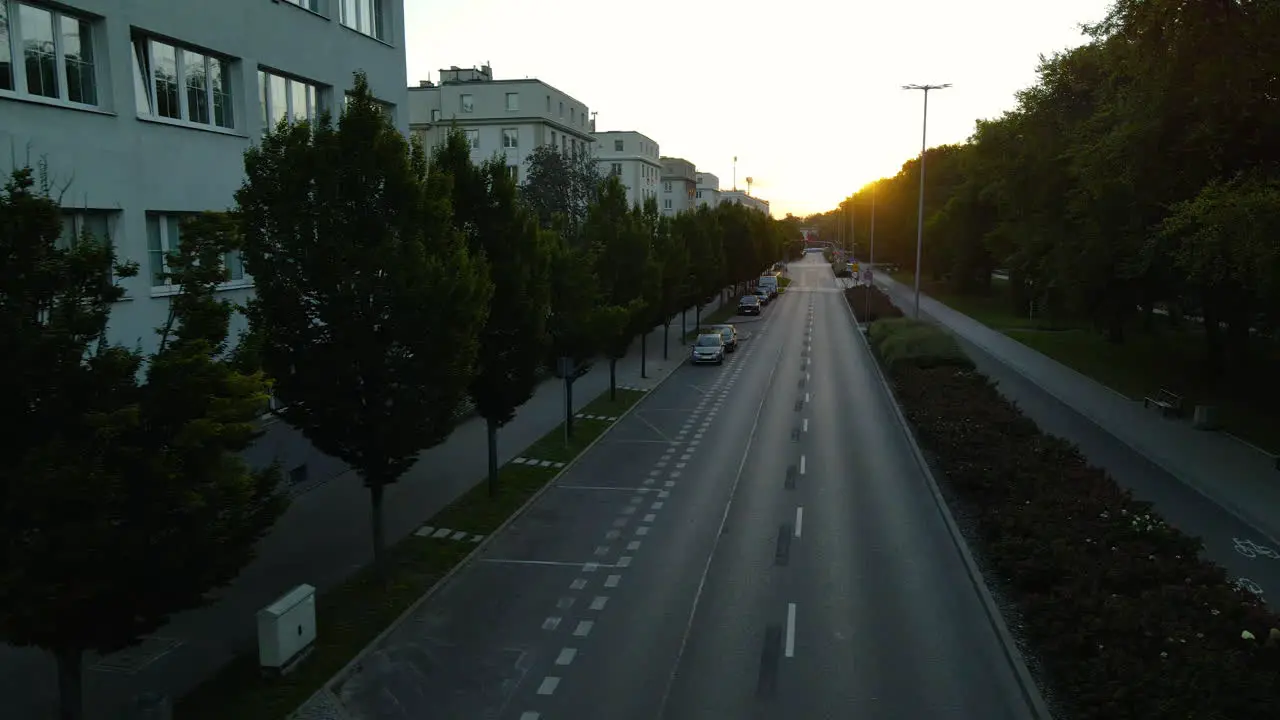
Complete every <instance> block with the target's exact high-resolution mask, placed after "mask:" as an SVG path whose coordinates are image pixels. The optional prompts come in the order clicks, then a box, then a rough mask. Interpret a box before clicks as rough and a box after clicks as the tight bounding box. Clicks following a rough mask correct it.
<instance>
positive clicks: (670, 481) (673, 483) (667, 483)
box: [662, 480, 676, 487]
mask: <svg viewBox="0 0 1280 720" xmlns="http://www.w3.org/2000/svg"><path fill="white" fill-rule="evenodd" d="M662 484H663V485H665V486H666V487H675V486H676V481H675V480H667V481H666V482H664V483H662Z"/></svg>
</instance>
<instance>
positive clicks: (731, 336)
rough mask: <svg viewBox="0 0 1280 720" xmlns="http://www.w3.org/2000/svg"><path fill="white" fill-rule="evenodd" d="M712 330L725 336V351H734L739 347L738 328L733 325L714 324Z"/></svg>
mask: <svg viewBox="0 0 1280 720" xmlns="http://www.w3.org/2000/svg"><path fill="white" fill-rule="evenodd" d="M711 329H712V330H715V331H716V332H718V333H720V337H722V338H724V350H725V352H733V351H734V350H737V349H738V329H737V328H735V327H734V326H732V325H712V326H711Z"/></svg>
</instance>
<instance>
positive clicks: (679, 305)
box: [653, 211, 693, 360]
mask: <svg viewBox="0 0 1280 720" xmlns="http://www.w3.org/2000/svg"><path fill="white" fill-rule="evenodd" d="M691 219H692V218H691V213H689V212H688V211H685V212H682V213H679V214H678V215H676V217H674V218H666V217H661V218H659V219H658V223H657V226H656V227H655V228H654V236H653V255H654V258H655V259H656V261H657V263H658V264H659V269H658V278H659V280H658V298H657V302H655V303H654V307H655V308H656V309H657V313H658V321H659V322H661V323H662V359H663V360H666V359H667V358H668V357H670V353H669V346H670V336H671V321H672V319H674V318H675V316H676V313H678V312H680V311H681V310H683V309H684V308H687V307H689V305H692V304H693V303H691V302H690V303H686V302H685V299H686V298H687V296H688V295H689V249H688V247H687V246H686V245H685V243H684V238H683V237H682V235H681V234H680V232H679V231H678V230H677V227H678V226H679V225H680V224H681V223H682V221H686V220H691Z"/></svg>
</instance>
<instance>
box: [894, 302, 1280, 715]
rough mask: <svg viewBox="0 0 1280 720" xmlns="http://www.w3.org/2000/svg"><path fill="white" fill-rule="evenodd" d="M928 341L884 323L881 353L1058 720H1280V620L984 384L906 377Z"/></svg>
mask: <svg viewBox="0 0 1280 720" xmlns="http://www.w3.org/2000/svg"><path fill="white" fill-rule="evenodd" d="M920 332H921V330H920V328H919V326H918V324H914V322H913V321H883V320H882V321H880V322H877V323H875V324H874V325H872V327H871V338H872V343H873V345H876V346H877V348H878V351H877V355H880V356H881V358H882V361H883V362H884V363H885V364H886V365H887V366H888V372H889V375H890V377H891V379H892V381H893V385H894V391H895V395H896V396H897V399H898V402H899V403H900V404H901V406H902V408H903V412H904V414H905V415H906V417H907V419H908V421H909V422H910V423H911V425H912V426H913V427H914V429H915V432H916V435H917V437H918V438H919V440H920V443H921V445H922V446H924V447H925V448H926V449H927V450H928V451H929V452H930V453H931V454H932V455H933V457H934V459H935V462H936V464H937V466H938V467H937V468H936V469H937V470H939V471H940V473H939V476H938V480H939V482H941V483H942V485H943V487H944V489H945V490H946V491H947V495H948V499H949V502H952V503H954V504H955V506H956V509H957V511H958V512H961V513H963V514H964V516H965V517H967V518H970V519H971V520H972V521H973V526H974V530H973V532H974V534H975V537H971V538H970V539H969V540H970V542H971V543H973V544H974V549H975V550H976V551H978V552H979V553H980V554H981V555H982V557H983V558H984V559H985V560H986V561H987V565H988V567H989V571H990V572H989V574H988V580H989V581H991V582H993V583H994V584H996V585H997V586H998V587H999V588H1000V589H1001V590H1002V591H1003V594H1004V595H1005V596H1006V597H1008V598H1009V599H1011V600H1013V601H1014V602H1016V604H1017V606H1018V608H1019V611H1020V614H1021V616H1022V618H1021V619H1022V620H1023V624H1024V626H1025V631H1024V632H1025V635H1024V639H1025V640H1026V641H1027V642H1028V643H1029V645H1030V647H1031V648H1032V650H1033V651H1034V653H1035V655H1036V656H1037V657H1038V659H1039V660H1040V663H1041V666H1042V669H1043V671H1044V680H1045V681H1046V682H1047V684H1048V685H1049V689H1051V690H1052V694H1053V696H1054V698H1055V699H1056V700H1057V701H1058V702H1059V703H1061V705H1062V710H1064V711H1065V713H1064V714H1063V715H1060V716H1059V720H1069V719H1074V720H1139V719H1141V720H1155V719H1163V718H1180V719H1181V718H1186V719H1194V720H1263V719H1264V718H1275V717H1280V711H1278V710H1277V708H1280V679H1278V678H1280V647H1278V645H1280V642H1278V641H1277V638H1278V637H1280V630H1277V628H1280V618H1277V617H1276V616H1275V615H1274V614H1272V613H1270V612H1269V611H1268V610H1267V608H1266V607H1265V605H1264V604H1263V602H1262V601H1261V599H1260V598H1258V597H1256V596H1254V595H1253V594H1251V593H1248V592H1246V591H1244V590H1242V589H1239V588H1237V587H1236V586H1235V585H1234V584H1232V583H1231V582H1230V580H1229V578H1228V577H1227V575H1226V573H1225V572H1224V571H1223V570H1222V569H1221V568H1220V567H1218V566H1216V565H1215V564H1213V563H1211V562H1209V561H1207V560H1203V559H1201V558H1200V556H1199V553H1200V550H1201V549H1202V545H1201V542H1200V541H1199V540H1198V539H1196V538H1192V537H1189V536H1187V535H1185V534H1183V533H1182V532H1180V531H1179V530H1177V529H1175V528H1172V527H1170V526H1169V525H1167V524H1166V523H1165V522H1164V521H1163V520H1162V519H1161V518H1160V516H1159V515H1158V514H1157V513H1155V512H1153V511H1152V509H1151V505H1150V504H1149V503H1146V502H1140V501H1137V500H1135V499H1134V498H1133V496H1132V495H1131V494H1130V493H1129V492H1128V491H1127V490H1125V489H1123V488H1121V487H1120V486H1119V485H1117V484H1116V482H1115V481H1114V480H1113V479H1112V478H1111V477H1110V476H1109V475H1107V474H1106V473H1105V472H1104V471H1102V470H1100V469H1098V468H1094V467H1090V466H1089V465H1088V463H1087V462H1086V461H1085V460H1084V458H1083V457H1082V456H1081V455H1080V453H1079V451H1078V450H1077V449H1076V448H1075V447H1074V446H1073V445H1071V444H1070V443H1067V442H1065V441H1063V440H1061V439H1059V438H1056V437H1052V436H1049V435H1045V434H1044V433H1042V432H1040V430H1039V428H1038V427H1037V426H1036V425H1035V423H1033V422H1032V421H1030V420H1029V419H1027V418H1026V417H1024V416H1023V415H1022V413H1021V412H1019V411H1018V409H1017V408H1016V407H1015V406H1013V405H1012V404H1010V403H1009V402H1008V401H1006V400H1005V399H1004V398H1003V397H1002V396H1001V395H1000V394H999V393H998V392H997V391H996V389H995V386H994V385H993V384H992V383H991V382H990V381H989V380H988V379H987V378H986V377H985V376H983V375H982V374H980V373H978V372H976V371H974V370H972V369H971V368H969V367H955V366H943V365H934V366H931V367H929V366H922V365H921V364H918V363H915V362H908V361H906V359H905V358H907V357H909V356H910V355H911V353H910V352H908V351H906V350H901V349H896V348H895V345H894V343H895V342H896V343H899V344H904V345H906V346H908V347H918V346H919V345H920V344H921V343H923V342H926V341H922V340H919V339H917V338H919V337H920ZM928 342H932V341H928ZM953 344H954V343H953ZM895 353H896V354H897V355H898V357H899V359H898V361H897V362H889V361H888V359H887V357H886V356H890V357H891V356H894V355H895Z"/></svg>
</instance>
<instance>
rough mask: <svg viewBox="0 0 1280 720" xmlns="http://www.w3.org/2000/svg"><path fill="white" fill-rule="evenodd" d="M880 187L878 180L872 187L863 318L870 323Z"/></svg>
mask: <svg viewBox="0 0 1280 720" xmlns="http://www.w3.org/2000/svg"><path fill="white" fill-rule="evenodd" d="M879 185H880V181H879V180H877V181H875V182H874V183H872V185H871V257H870V258H868V260H867V278H868V281H867V292H866V293H865V297H866V301H867V303H866V314H865V315H864V316H863V317H865V318H866V319H867V322H870V319H871V288H873V287H875V285H876V283H875V279H874V278H875V275H874V273H875V271H876V270H875V268H876V187H877V186H879Z"/></svg>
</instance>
